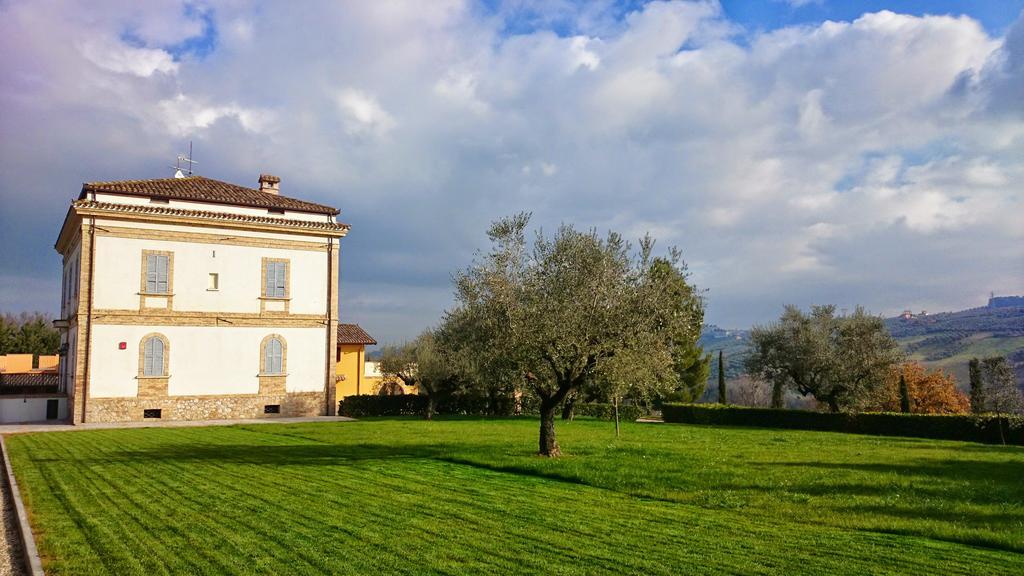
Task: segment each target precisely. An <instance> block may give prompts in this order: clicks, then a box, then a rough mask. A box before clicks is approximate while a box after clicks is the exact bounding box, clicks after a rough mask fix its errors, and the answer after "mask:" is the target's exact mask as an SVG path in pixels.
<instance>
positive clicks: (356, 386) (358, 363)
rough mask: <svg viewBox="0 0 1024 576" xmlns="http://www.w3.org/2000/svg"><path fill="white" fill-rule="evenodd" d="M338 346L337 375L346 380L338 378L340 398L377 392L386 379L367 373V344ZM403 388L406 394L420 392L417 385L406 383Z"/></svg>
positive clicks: (337, 384)
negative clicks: (407, 384)
mask: <svg viewBox="0 0 1024 576" xmlns="http://www.w3.org/2000/svg"><path fill="white" fill-rule="evenodd" d="M338 348H339V350H340V352H339V354H338V362H337V376H338V378H340V377H342V376H344V377H345V379H344V380H337V383H336V384H335V386H336V390H337V393H338V395H337V398H338V400H341V399H342V398H344V397H345V396H354V395H356V394H376V393H377V392H378V390H379V389H380V385H381V383H383V382H384V379H383V378H381V377H380V376H367V375H366V346H364V345H363V344H339V345H338ZM399 384H401V382H399ZM402 390H404V391H405V393H406V394H416V393H418V392H419V390H417V388H416V386H406V385H405V384H402Z"/></svg>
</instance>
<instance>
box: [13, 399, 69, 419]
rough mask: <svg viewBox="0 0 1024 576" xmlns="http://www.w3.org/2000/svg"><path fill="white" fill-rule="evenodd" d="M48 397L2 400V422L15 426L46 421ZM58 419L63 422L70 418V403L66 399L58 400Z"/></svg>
mask: <svg viewBox="0 0 1024 576" xmlns="http://www.w3.org/2000/svg"><path fill="white" fill-rule="evenodd" d="M47 400H50V398H46V397H41V396H40V397H35V396H33V397H22V396H19V397H15V398H0V422H2V423H4V424H15V423H18V422H41V421H43V420H46V402H47ZM57 405H58V410H57V418H58V419H59V420H63V419H65V418H67V417H68V402H67V399H66V398H60V399H58V404H57Z"/></svg>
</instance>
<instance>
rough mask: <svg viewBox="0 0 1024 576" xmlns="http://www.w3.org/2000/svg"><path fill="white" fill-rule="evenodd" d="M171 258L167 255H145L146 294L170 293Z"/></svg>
mask: <svg viewBox="0 0 1024 576" xmlns="http://www.w3.org/2000/svg"><path fill="white" fill-rule="evenodd" d="M170 269H171V258H170V256H168V255H167V254H146V293H147V294H169V293H170V291H171V290H170V287H171V284H170Z"/></svg>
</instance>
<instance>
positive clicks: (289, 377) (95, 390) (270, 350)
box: [55, 175, 349, 424]
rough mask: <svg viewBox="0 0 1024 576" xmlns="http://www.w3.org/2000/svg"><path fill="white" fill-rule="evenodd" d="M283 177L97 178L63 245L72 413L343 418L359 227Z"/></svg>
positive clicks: (123, 417)
mask: <svg viewBox="0 0 1024 576" xmlns="http://www.w3.org/2000/svg"><path fill="white" fill-rule="evenodd" d="M279 187H280V179H279V178H277V177H274V176H269V175H261V176H260V178H259V189H253V188H246V187H243V186H237V185H234V184H229V183H226V182H220V181H217V180H212V179H209V178H204V177H199V176H188V177H176V178H164V179H155V180H130V181H118V182H96V183H89V184H85V185H83V187H82V191H81V194H80V195H79V197H78V199H77V200H75V201H74V202H72V205H71V208H70V210H69V211H68V214H67V217H66V219H65V221H64V225H63V227H62V229H61V232H60V236H59V238H58V240H57V243H56V246H55V248H56V250H57V251H58V252H59V253H60V254H61V255H62V257H63V263H64V283H63V288H62V302H61V320H60V321H59V323H58V324H59V326H60V327H61V328H62V329H63V332H62V334H63V335H62V353H63V358H62V362H61V363H60V379H61V385H62V388H63V389H64V390H66V393H67V404H68V415H69V419H70V421H71V422H73V423H76V424H77V423H83V422H112V421H135V420H143V419H147V418H154V419H155V418H161V419H165V420H167V419H171V420H199V419H211V418H251V417H262V416H264V415H267V416H274V415H281V416H298V415H326V414H334V413H335V411H336V398H335V396H336V388H335V374H336V367H335V366H336V347H337V330H338V300H337V294H338V289H337V277H338V253H339V246H340V241H341V238H343V237H344V236H345V235H346V233H347V232H348V230H349V227H348V226H347V225H345V224H341V223H339V222H337V219H336V217H337V215H338V210H337V209H335V208H332V207H329V206H324V205H320V204H315V203H312V202H306V201H302V200H297V199H294V198H289V197H286V196H281V195H280V190H279Z"/></svg>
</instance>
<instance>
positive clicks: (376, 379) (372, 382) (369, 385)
mask: <svg viewBox="0 0 1024 576" xmlns="http://www.w3.org/2000/svg"><path fill="white" fill-rule="evenodd" d="M385 381H386V380H385V379H384V378H382V377H380V376H365V375H364V376H363V389H364V390H366V389H369V390H370V391H369V392H363V394H376V393H377V391H378V390H380V385H381V384H383V383H384V382H385ZM391 381H392V382H397V383H398V384H399V385H400V386H401V387H402V390H403V391H404V392H405V393H406V394H419V387H418V386H406V385H405V384H403V383H402V381H401V380H394V379H393V378H392V379H391Z"/></svg>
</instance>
